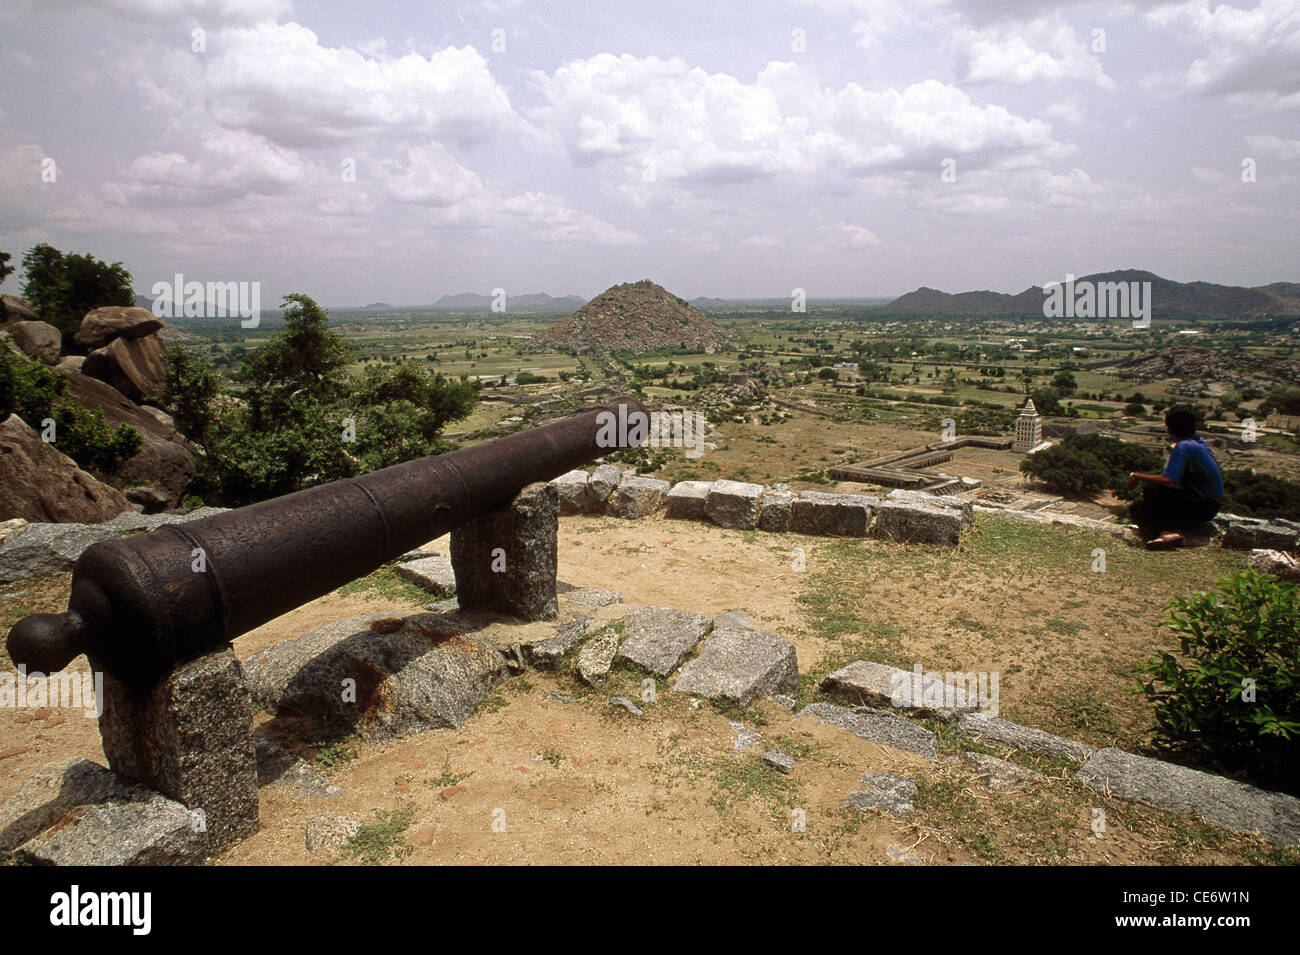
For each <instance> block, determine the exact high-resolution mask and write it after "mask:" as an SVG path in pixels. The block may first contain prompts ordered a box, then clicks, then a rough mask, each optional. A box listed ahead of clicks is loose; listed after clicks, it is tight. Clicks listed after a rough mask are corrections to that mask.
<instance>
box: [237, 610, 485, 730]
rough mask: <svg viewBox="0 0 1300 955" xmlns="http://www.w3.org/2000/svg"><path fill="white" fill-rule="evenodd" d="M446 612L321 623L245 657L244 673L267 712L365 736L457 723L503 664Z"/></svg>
mask: <svg viewBox="0 0 1300 955" xmlns="http://www.w3.org/2000/svg"><path fill="white" fill-rule="evenodd" d="M448 616H449V615H436V614H416V615H413V616H410V617H406V618H392V617H384V616H382V615H369V616H363V617H353V618H351V619H348V620H341V621H338V622H335V623H331V624H326V625H325V626H323V627H320V628H318V629H316V630H313V631H312V632H311V633H308V634H306V635H305V636H301V637H298V638H296V639H292V640H283V641H281V642H280V643H277V644H275V645H274V646H271V647H268V648H267V649H265V650H263V651H261V652H260V653H257V654H254V655H253V656H252V657H250V658H249V659H247V660H245V661H244V662H243V664H242V668H243V672H244V681H245V683H246V684H247V685H248V688H249V690H250V692H251V693H252V695H253V699H254V700H256V701H257V702H258V703H260V704H261V705H262V706H263V708H265V709H266V710H267V711H268V712H270V713H273V714H275V715H277V716H299V717H310V718H313V719H314V720H316V721H317V722H318V724H321V725H323V726H324V727H325V728H327V729H328V730H331V731H334V732H338V733H340V734H342V733H350V732H355V733H357V734H358V735H360V736H361V737H362V738H363V739H365V740H367V741H371V742H385V741H387V740H391V739H394V738H396V737H399V736H406V735H408V734H411V733H419V732H422V731H424V730H428V729H458V728H459V727H461V726H463V725H464V724H465V721H466V720H467V719H469V717H470V716H471V715H472V714H473V712H474V709H475V707H477V706H478V704H479V703H481V702H482V701H483V699H484V698H485V697H486V696H487V695H488V693H490V692H491V690H492V688H493V687H495V686H496V685H497V684H498V683H499V682H501V680H503V679H504V678H505V676H506V664H505V660H504V659H503V658H502V656H501V654H499V653H497V651H496V650H494V649H493V648H492V647H490V646H488V645H487V644H485V643H483V642H482V641H480V640H476V639H474V638H473V637H471V636H468V635H466V633H465V631H466V627H464V626H463V625H461V624H460V623H459V622H458V621H455V620H449V619H448ZM345 681H351V682H345Z"/></svg>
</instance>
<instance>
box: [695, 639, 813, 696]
mask: <svg viewBox="0 0 1300 955" xmlns="http://www.w3.org/2000/svg"><path fill="white" fill-rule="evenodd" d="M673 689H675V690H676V691H677V692H678V693H689V694H691V695H692V696H702V697H704V698H705V699H710V700H725V701H727V702H730V703H734V704H736V705H737V706H749V704H750V703H753V702H754V700H756V699H758V698H759V697H767V696H774V695H776V694H778V693H797V692H799V663H798V660H797V658H796V656H795V648H794V644H793V643H791V642H790V641H789V640H787V639H785V638H784V637H778V636H777V635H776V634H774V633H764V632H763V631H762V630H714V631H713V633H711V634H710V635H709V638H708V639H707V640H705V641H704V643H703V645H702V646H701V647H700V653H699V656H697V657H696V658H695V659H694V660H692V661H690V662H689V663H687V664H686V666H684V667H683V668H682V673H681V676H679V677H678V678H677V682H676V683H674V684H673Z"/></svg>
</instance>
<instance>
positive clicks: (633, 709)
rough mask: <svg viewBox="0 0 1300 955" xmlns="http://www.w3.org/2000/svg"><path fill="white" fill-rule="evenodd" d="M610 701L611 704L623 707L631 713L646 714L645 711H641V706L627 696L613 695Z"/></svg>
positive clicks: (634, 714)
mask: <svg viewBox="0 0 1300 955" xmlns="http://www.w3.org/2000/svg"><path fill="white" fill-rule="evenodd" d="M609 702H610V705H611V706H618V707H621V708H622V709H625V710H627V712H629V713H631V714H632V715H633V716H644V715H645V714H644V713H642V712H641V708H640V707H639V706H637V705H636V704H635V703H633V702H632V701H631V700H629V699H628V698H627V697H626V696H611V697H610V698H609Z"/></svg>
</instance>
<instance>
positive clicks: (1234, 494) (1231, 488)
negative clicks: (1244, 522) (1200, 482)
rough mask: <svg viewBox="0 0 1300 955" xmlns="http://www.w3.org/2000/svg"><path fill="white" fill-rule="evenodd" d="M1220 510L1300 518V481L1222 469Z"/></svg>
mask: <svg viewBox="0 0 1300 955" xmlns="http://www.w3.org/2000/svg"><path fill="white" fill-rule="evenodd" d="M1222 510H1223V512H1224V513H1225V514H1241V515H1243V516H1246V517H1285V518H1288V519H1289V520H1293V521H1295V520H1300V483H1298V482H1296V481H1288V480H1286V479H1285V478H1279V477H1274V476H1273V475H1271V474H1256V473H1255V472H1254V471H1247V470H1234V471H1224V472H1223V508H1222Z"/></svg>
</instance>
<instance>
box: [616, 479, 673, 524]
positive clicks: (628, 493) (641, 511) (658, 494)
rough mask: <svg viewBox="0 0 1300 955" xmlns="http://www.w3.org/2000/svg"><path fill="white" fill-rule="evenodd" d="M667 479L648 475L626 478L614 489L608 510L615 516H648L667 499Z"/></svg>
mask: <svg viewBox="0 0 1300 955" xmlns="http://www.w3.org/2000/svg"><path fill="white" fill-rule="evenodd" d="M671 487H672V485H670V484H669V483H668V482H667V481H659V480H656V479H654V478H648V477H632V478H628V479H627V480H626V481H624V482H623V483H622V484H620V485H619V486H618V487H617V488H616V489H615V491H614V493H613V495H612V496H611V498H610V502H609V512H610V513H611V514H613V515H614V516H615V517H622V518H627V519H636V518H638V517H649V516H650V515H651V514H653V513H654V512H655V511H657V510H659V508H661V507H663V506H664V503H665V502H666V501H667V500H668V491H669V488H671Z"/></svg>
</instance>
